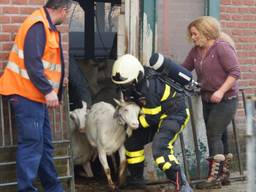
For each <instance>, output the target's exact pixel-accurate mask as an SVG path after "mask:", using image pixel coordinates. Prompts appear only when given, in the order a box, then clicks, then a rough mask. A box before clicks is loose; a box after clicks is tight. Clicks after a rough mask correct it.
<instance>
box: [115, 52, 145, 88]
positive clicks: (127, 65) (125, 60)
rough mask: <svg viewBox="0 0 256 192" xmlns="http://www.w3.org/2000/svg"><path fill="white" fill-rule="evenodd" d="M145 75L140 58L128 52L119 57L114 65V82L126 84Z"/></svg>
mask: <svg viewBox="0 0 256 192" xmlns="http://www.w3.org/2000/svg"><path fill="white" fill-rule="evenodd" d="M143 75H144V68H143V66H142V64H141V63H140V62H139V60H138V59H137V58H136V57H134V56H132V55H130V54H126V55H123V56H121V57H120V58H118V59H117V60H116V61H115V63H114V65H113V67H112V75H111V79H112V81H113V82H114V83H116V84H120V85H124V84H129V83H132V82H134V81H135V82H138V81H139V80H140V78H142V77H143Z"/></svg>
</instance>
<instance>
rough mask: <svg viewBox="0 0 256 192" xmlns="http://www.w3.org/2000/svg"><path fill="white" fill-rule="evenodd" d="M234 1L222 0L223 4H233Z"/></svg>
mask: <svg viewBox="0 0 256 192" xmlns="http://www.w3.org/2000/svg"><path fill="white" fill-rule="evenodd" d="M231 3H232V1H231V0H221V4H223V5H231Z"/></svg>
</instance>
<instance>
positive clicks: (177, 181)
mask: <svg viewBox="0 0 256 192" xmlns="http://www.w3.org/2000/svg"><path fill="white" fill-rule="evenodd" d="M175 170H176V171H175ZM165 173H166V176H167V178H168V179H170V180H171V182H172V183H173V184H174V185H175V192H192V191H193V190H192V188H191V187H190V185H189V183H188V181H187V179H186V176H185V174H184V173H183V171H182V170H181V169H180V168H179V167H178V168H177V169H172V168H171V169H169V170H167V171H165Z"/></svg>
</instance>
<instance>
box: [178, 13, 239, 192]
mask: <svg viewBox="0 0 256 192" xmlns="http://www.w3.org/2000/svg"><path fill="white" fill-rule="evenodd" d="M187 32H188V39H189V40H190V41H192V42H193V43H194V45H195V46H194V47H193V48H192V49H191V51H190V52H189V54H188V56H187V58H186V59H185V61H184V63H183V64H182V65H183V67H185V68H187V69H188V70H190V71H192V70H194V69H195V71H196V73H197V76H198V81H199V82H200V83H201V96H202V103H203V113H204V120H205V125H206V132H207V139H208V147H209V155H210V157H209V159H208V160H209V170H210V171H209V175H208V178H207V180H206V181H205V182H203V183H200V184H198V185H197V186H196V187H197V188H199V189H204V188H220V187H221V184H222V185H226V184H230V181H229V162H230V159H231V158H232V155H231V154H230V153H229V150H228V142H227V126H228V124H229V123H230V122H231V120H232V118H233V117H234V115H235V113H236V109H237V101H238V96H237V95H238V84H237V80H238V79H239V78H240V69H239V62H238V58H237V55H236V51H235V49H234V43H233V44H232V42H233V40H232V39H231V38H230V37H229V36H228V35H227V34H225V33H222V32H221V29H220V23H219V22H218V21H217V20H216V19H215V18H213V17H210V16H202V17H199V18H197V19H195V20H194V21H192V22H191V23H190V24H189V25H188V27H187Z"/></svg>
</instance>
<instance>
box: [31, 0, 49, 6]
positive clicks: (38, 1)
mask: <svg viewBox="0 0 256 192" xmlns="http://www.w3.org/2000/svg"><path fill="white" fill-rule="evenodd" d="M29 4H30V5H44V4H45V0H29Z"/></svg>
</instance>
